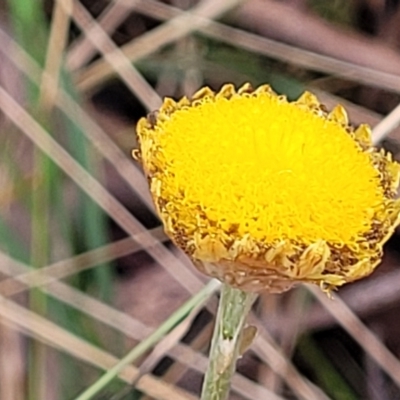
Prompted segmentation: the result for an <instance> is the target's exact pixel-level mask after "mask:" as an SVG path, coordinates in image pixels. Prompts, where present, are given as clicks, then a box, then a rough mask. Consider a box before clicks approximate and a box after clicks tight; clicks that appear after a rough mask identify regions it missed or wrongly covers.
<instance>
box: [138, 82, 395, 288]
mask: <svg viewBox="0 0 400 400" xmlns="http://www.w3.org/2000/svg"><path fill="white" fill-rule="evenodd" d="M137 134H138V139H139V143H140V150H139V151H138V152H137V157H138V158H139V160H140V161H141V162H142V164H143V167H144V170H145V173H146V175H147V176H148V178H149V182H150V189H151V193H152V195H153V198H154V202H155V205H156V207H157V210H158V213H159V215H160V218H161V219H162V221H163V223H164V225H165V229H166V232H167V234H168V235H169V236H170V237H171V238H172V240H173V241H174V242H175V243H176V244H177V245H178V246H179V247H180V248H182V249H183V250H184V251H185V252H186V253H187V254H188V255H189V256H190V257H191V258H192V259H193V260H194V261H195V265H196V266H198V268H199V269H201V270H202V271H203V272H205V273H207V274H209V275H211V276H214V277H217V278H219V279H220V280H222V281H224V282H226V283H228V284H231V285H233V286H235V287H239V288H241V289H244V290H252V291H260V290H269V291H271V292H279V291H282V290H285V289H287V288H288V287H290V286H291V285H292V284H293V283H295V282H298V281H303V282H312V283H316V284H319V285H320V286H321V287H322V288H323V289H324V290H330V289H333V288H335V287H337V286H340V285H343V284H344V283H346V282H351V281H354V280H356V279H359V278H362V277H364V276H366V275H368V274H370V273H371V272H372V271H373V269H374V268H375V266H376V265H377V264H378V263H379V262H380V260H381V257H382V246H383V244H384V243H385V241H386V240H387V239H388V238H389V236H390V235H391V234H392V232H393V230H394V227H395V226H396V225H397V224H398V223H399V213H400V202H399V201H398V200H395V195H396V189H397V186H398V181H399V172H400V168H399V164H397V163H396V162H393V161H392V158H391V155H390V154H385V153H384V152H383V151H378V150H377V149H375V148H374V147H372V143H371V132H370V129H369V127H368V126H366V125H361V126H360V127H359V128H358V129H356V130H354V129H353V128H352V127H351V126H349V124H348V120H347V115H346V112H345V110H344V109H343V107H341V106H340V105H338V106H337V107H335V108H334V109H333V111H332V112H330V113H328V112H327V111H326V109H325V108H324V106H322V105H321V104H319V102H318V100H317V99H316V97H315V96H314V95H312V94H311V93H308V92H306V93H304V94H303V95H302V96H301V97H300V98H299V100H297V101H296V102H288V101H287V100H286V98H285V97H283V96H278V95H276V94H275V93H274V92H273V91H272V90H271V89H270V87H269V86H261V87H259V88H258V89H257V90H253V89H252V88H251V86H250V85H248V84H246V85H244V86H243V87H241V88H240V89H239V90H237V91H236V90H235V88H234V87H233V86H232V85H225V86H224V87H223V88H222V90H221V91H220V92H219V93H214V92H212V91H211V90H210V89H208V88H204V89H202V90H200V91H199V92H197V93H196V94H195V95H194V96H193V98H192V99H190V100H189V99H187V98H185V97H184V98H183V99H181V100H180V101H179V102H174V101H173V100H171V99H168V98H167V99H165V101H164V104H163V106H162V107H161V109H160V110H159V112H157V113H153V114H150V115H149V117H148V118H147V119H146V118H142V119H141V120H140V121H139V123H138V126H137Z"/></svg>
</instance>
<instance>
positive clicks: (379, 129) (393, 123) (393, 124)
mask: <svg viewBox="0 0 400 400" xmlns="http://www.w3.org/2000/svg"><path fill="white" fill-rule="evenodd" d="M399 125H400V104H399V105H398V106H397V107H396V108H395V109H394V110H393V111H392V112H391V113H390V114H388V115H387V116H386V117H385V118H384V119H382V120H381V121H380V122H379V123H378V124H377V125H376V126H375V127H374V129H373V131H372V138H373V140H374V143H379V142H380V141H381V140H382V139H384V138H385V136H387V135H388V134H389V133H390V132H391V131H393V130H394V129H396V128H397V127H398V126H399Z"/></svg>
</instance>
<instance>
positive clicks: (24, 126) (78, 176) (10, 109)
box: [0, 86, 203, 293]
mask: <svg viewBox="0 0 400 400" xmlns="http://www.w3.org/2000/svg"><path fill="white" fill-rule="evenodd" d="M0 109H2V110H3V112H4V113H5V114H6V115H7V116H8V117H9V118H10V120H12V121H13V122H14V124H15V125H16V126H18V127H19V129H21V131H22V132H24V134H25V135H26V136H27V137H29V138H30V139H31V140H32V141H33V142H34V143H35V144H36V145H37V146H38V147H39V148H40V149H41V150H42V151H43V152H44V153H45V154H47V155H48V156H49V157H50V158H51V159H52V160H53V161H54V162H55V163H56V164H57V165H58V166H59V167H60V168H61V169H62V170H63V171H64V172H65V173H66V174H67V175H68V176H70V177H71V179H72V180H73V181H74V182H75V183H76V184H77V185H78V186H79V187H80V188H81V189H82V190H83V191H84V192H86V193H87V194H88V195H89V196H90V197H91V198H93V200H94V201H95V202H96V203H97V204H98V205H99V206H100V207H101V208H103V210H104V211H106V212H107V213H108V214H109V215H110V217H112V218H113V219H114V220H115V222H116V223H117V224H118V225H120V226H121V228H122V229H124V230H125V231H126V232H127V233H128V234H129V235H131V236H134V235H137V234H139V233H143V236H140V238H141V239H140V240H137V241H138V243H139V244H140V245H141V246H143V247H146V248H147V249H148V252H149V254H150V255H151V256H152V257H153V258H154V259H155V260H156V261H157V262H159V264H160V265H162V266H164V267H165V268H166V270H167V271H168V272H169V273H170V274H171V276H172V277H173V278H174V279H177V280H178V281H179V282H180V283H181V284H182V285H183V286H184V287H185V288H186V289H187V290H188V291H189V292H191V293H195V292H197V291H198V290H200V288H201V287H202V286H203V283H202V282H201V280H200V279H198V278H197V277H196V276H195V275H194V274H193V273H192V272H191V271H190V270H189V269H188V268H187V266H186V265H185V264H183V263H182V261H180V260H178V259H177V258H176V257H175V256H174V255H173V254H172V253H171V252H170V251H169V250H167V249H166V248H165V247H164V246H163V245H162V244H161V243H160V242H159V241H157V240H156V239H155V238H153V237H152V236H151V235H150V234H149V233H148V232H147V231H146V229H145V228H144V226H143V225H142V224H140V223H139V221H138V220H137V219H136V218H135V217H134V216H133V215H132V214H130V213H129V211H128V210H127V209H126V208H125V207H124V206H123V205H122V204H121V203H120V202H119V201H118V200H117V199H116V198H115V197H114V196H112V195H111V194H110V193H109V192H108V191H107V189H105V188H104V186H102V185H101V184H100V183H99V182H98V181H97V180H96V179H94V178H93V177H92V176H91V175H90V174H89V173H88V172H87V171H86V170H85V169H84V168H83V167H82V166H81V165H80V164H78V163H77V162H76V161H75V160H74V159H73V158H72V157H71V156H70V155H69V154H68V153H67V152H66V151H65V150H64V149H63V148H62V147H61V146H60V145H59V144H58V143H57V142H56V141H55V140H54V139H53V138H51V137H50V136H49V135H48V134H47V132H46V131H45V130H44V129H43V128H42V127H41V126H40V125H39V124H38V123H37V122H36V121H35V120H34V119H33V118H32V117H31V116H30V115H29V114H28V113H27V112H26V111H25V110H24V109H23V108H22V107H21V106H20V105H19V104H18V103H17V102H16V101H15V100H14V99H13V98H12V97H11V96H10V95H9V94H8V93H7V92H6V91H5V90H4V89H3V88H2V87H1V86H0ZM187 264H188V265H189V261H187Z"/></svg>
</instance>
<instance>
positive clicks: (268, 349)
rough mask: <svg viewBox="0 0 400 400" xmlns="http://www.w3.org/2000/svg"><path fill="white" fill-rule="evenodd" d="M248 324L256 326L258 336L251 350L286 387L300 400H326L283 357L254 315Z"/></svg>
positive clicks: (321, 392)
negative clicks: (282, 380) (283, 381)
mask: <svg viewBox="0 0 400 400" xmlns="http://www.w3.org/2000/svg"><path fill="white" fill-rule="evenodd" d="M249 322H250V323H251V324H252V325H255V326H257V329H258V335H257V336H256V339H255V341H254V343H253V345H252V349H253V350H254V352H255V353H256V354H257V356H258V357H260V358H261V359H262V360H263V361H265V363H266V364H267V365H269V366H270V367H271V369H272V370H273V371H274V372H275V373H276V374H278V375H279V376H280V377H282V379H284V380H285V382H286V383H287V385H288V386H289V387H290V388H291V389H292V390H293V392H294V393H295V394H296V395H297V396H298V397H299V398H300V399H302V400H328V397H327V396H326V395H325V393H323V391H322V390H321V389H320V388H318V387H317V386H315V385H314V384H313V383H311V382H310V381H308V379H306V378H305V377H303V376H302V375H301V374H300V373H299V372H298V371H297V369H296V368H295V367H294V366H293V364H292V363H291V362H290V361H289V360H288V359H287V358H286V357H285V356H284V355H283V353H282V352H281V350H280V349H279V346H278V345H277V344H276V342H275V341H274V339H273V338H272V337H271V336H270V334H269V333H268V332H267V331H266V329H265V328H264V327H263V324H262V323H261V321H259V320H257V318H256V317H255V316H254V314H250V319H249Z"/></svg>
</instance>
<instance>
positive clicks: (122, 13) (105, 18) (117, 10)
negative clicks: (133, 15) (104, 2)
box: [65, 0, 137, 71]
mask: <svg viewBox="0 0 400 400" xmlns="http://www.w3.org/2000/svg"><path fill="white" fill-rule="evenodd" d="M136 3H137V0H131V1H129V3H128V2H126V1H124V0H113V1H111V2H110V4H109V5H108V6H107V7H106V8H105V10H104V11H103V12H102V13H101V15H100V16H99V17H98V18H97V22H98V24H99V25H100V26H101V27H102V29H103V30H104V31H105V32H106V33H107V34H108V35H110V36H111V34H112V32H113V31H114V29H115V28H116V27H117V26H118V25H119V24H120V23H121V22H122V21H123V20H124V19H125V18H126V16H127V14H128V13H129V11H131V10H132V9H134V7H135V4H136ZM89 29H91V28H89ZM95 54H96V47H94V46H93V44H92V43H91V42H90V40H89V39H88V38H87V37H86V36H83V37H79V38H78V39H76V40H75V42H74V43H72V45H71V46H70V48H69V50H68V54H67V57H66V61H65V66H66V68H67V69H68V70H70V71H75V70H77V69H79V68H81V67H82V66H83V65H85V64H86V63H87V62H89V61H90V59H91V58H92V57H93V56H94V55H95Z"/></svg>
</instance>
